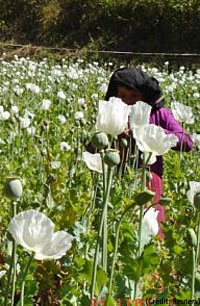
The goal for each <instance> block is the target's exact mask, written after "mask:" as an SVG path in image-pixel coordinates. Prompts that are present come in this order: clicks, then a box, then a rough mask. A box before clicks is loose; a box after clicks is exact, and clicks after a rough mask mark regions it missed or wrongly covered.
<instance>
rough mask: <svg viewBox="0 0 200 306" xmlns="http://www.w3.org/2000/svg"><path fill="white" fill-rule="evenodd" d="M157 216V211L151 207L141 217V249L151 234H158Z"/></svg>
mask: <svg viewBox="0 0 200 306" xmlns="http://www.w3.org/2000/svg"><path fill="white" fill-rule="evenodd" d="M157 216H158V211H156V210H155V209H154V208H153V207H151V208H149V209H148V211H147V212H146V213H145V215H144V217H143V219H142V234H141V249H143V248H144V246H145V245H146V244H148V243H149V242H150V240H151V238H152V237H153V236H155V235H157V234H158V230H159V225H158V221H157Z"/></svg>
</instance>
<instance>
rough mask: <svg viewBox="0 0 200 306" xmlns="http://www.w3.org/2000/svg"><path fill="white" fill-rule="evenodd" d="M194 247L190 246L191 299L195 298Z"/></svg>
mask: <svg viewBox="0 0 200 306" xmlns="http://www.w3.org/2000/svg"><path fill="white" fill-rule="evenodd" d="M195 261H196V260H195V249H194V247H192V291H191V300H194V298H195V275H196V265H195Z"/></svg>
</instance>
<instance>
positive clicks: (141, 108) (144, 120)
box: [129, 101, 152, 130]
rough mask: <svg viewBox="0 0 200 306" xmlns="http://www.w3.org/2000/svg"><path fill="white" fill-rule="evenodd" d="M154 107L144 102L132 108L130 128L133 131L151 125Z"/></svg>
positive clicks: (139, 102)
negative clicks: (151, 114)
mask: <svg viewBox="0 0 200 306" xmlns="http://www.w3.org/2000/svg"><path fill="white" fill-rule="evenodd" d="M151 109H152V107H151V106H150V105H148V104H147V103H145V102H143V101H138V102H136V103H135V104H134V105H131V106H130V110H131V111H130V117H129V121H130V127H131V130H133V129H134V128H138V127H141V126H144V125H147V124H149V118H150V113H151Z"/></svg>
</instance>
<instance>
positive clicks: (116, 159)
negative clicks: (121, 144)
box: [104, 149, 120, 168]
mask: <svg viewBox="0 0 200 306" xmlns="http://www.w3.org/2000/svg"><path fill="white" fill-rule="evenodd" d="M104 162H105V163H106V165H108V166H109V167H110V168H112V167H115V166H117V165H119V163H120V155H119V151H117V150H113V149H110V150H107V151H106V153H105V156H104Z"/></svg>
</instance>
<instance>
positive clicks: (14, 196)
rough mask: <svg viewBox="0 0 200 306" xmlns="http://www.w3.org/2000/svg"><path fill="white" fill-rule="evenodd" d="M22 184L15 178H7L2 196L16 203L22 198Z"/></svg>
mask: <svg viewBox="0 0 200 306" xmlns="http://www.w3.org/2000/svg"><path fill="white" fill-rule="evenodd" d="M22 191H23V188H22V183H21V181H20V179H19V178H17V177H7V180H6V183H5V185H4V188H3V194H4V195H5V196H6V197H7V198H9V199H10V200H13V201H16V200H18V199H19V198H21V196H22Z"/></svg>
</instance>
